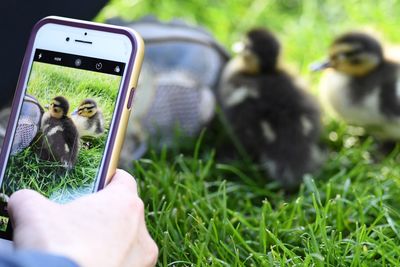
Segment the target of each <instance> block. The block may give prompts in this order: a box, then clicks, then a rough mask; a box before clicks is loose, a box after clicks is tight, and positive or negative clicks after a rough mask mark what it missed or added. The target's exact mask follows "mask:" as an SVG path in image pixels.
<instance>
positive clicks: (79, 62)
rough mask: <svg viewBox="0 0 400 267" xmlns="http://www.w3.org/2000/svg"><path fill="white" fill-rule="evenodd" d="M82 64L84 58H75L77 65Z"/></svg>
mask: <svg viewBox="0 0 400 267" xmlns="http://www.w3.org/2000/svg"><path fill="white" fill-rule="evenodd" d="M81 64H82V60H81V59H80V58H77V59H75V66H77V67H79V66H80V65H81Z"/></svg>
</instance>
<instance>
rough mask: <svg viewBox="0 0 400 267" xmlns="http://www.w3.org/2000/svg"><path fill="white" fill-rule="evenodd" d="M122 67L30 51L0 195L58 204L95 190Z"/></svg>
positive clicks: (1, 231) (3, 213)
mask: <svg viewBox="0 0 400 267" xmlns="http://www.w3.org/2000/svg"><path fill="white" fill-rule="evenodd" d="M124 70H125V63H122V62H116V61H110V60H104V59H99V58H91V57H85V56H81V55H73V54H66V53H60V52H55V51H49V50H42V49H36V51H35V53H34V59H33V62H32V66H31V70H30V74H29V78H28V82H27V86H26V89H25V94H24V99H23V104H22V107H21V109H20V112H19V118H18V121H17V126H16V129H15V133H14V136H13V139H12V147H11V152H10V155H9V157H8V161H7V166H6V168H5V173H4V177H3V180H2V181H1V195H0V199H1V200H0V205H1V206H0V236H1V237H3V238H4V237H6V238H7V237H8V238H10V237H9V236H8V234H9V233H10V232H11V229H10V227H11V223H10V221H9V216H8V213H7V210H6V207H7V200H8V197H9V196H10V195H11V194H12V193H13V192H15V191H17V190H19V189H22V188H30V189H33V190H36V191H38V192H39V193H41V194H43V195H45V196H47V197H49V198H50V199H52V200H53V201H56V202H59V203H64V202H67V201H69V200H72V199H75V198H76V197H78V196H80V195H83V194H88V193H91V192H93V190H94V189H95V187H96V184H97V183H96V182H97V181H96V179H97V177H98V174H99V171H100V168H101V165H102V161H103V158H104V154H105V153H104V152H105V148H106V143H107V140H108V132H109V128H110V125H111V122H112V118H113V113H114V108H115V105H116V101H117V99H118V94H119V91H120V90H119V88H120V87H121V82H122V77H123V74H124Z"/></svg>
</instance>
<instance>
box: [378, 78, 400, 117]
mask: <svg viewBox="0 0 400 267" xmlns="http://www.w3.org/2000/svg"><path fill="white" fill-rule="evenodd" d="M399 94H400V77H398V79H397V80H396V79H393V80H391V81H386V82H385V83H384V84H382V87H381V91H380V95H379V98H380V110H381V112H382V113H383V114H384V115H386V116H387V117H388V118H394V117H399V116H400V99H399V98H400V95H399Z"/></svg>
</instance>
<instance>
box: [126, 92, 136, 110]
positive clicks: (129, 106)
mask: <svg viewBox="0 0 400 267" xmlns="http://www.w3.org/2000/svg"><path fill="white" fill-rule="evenodd" d="M134 95H135V88H134V87H132V88H131V91H130V93H129V99H128V106H127V108H128V109H130V108H131V107H132V102H133V96H134Z"/></svg>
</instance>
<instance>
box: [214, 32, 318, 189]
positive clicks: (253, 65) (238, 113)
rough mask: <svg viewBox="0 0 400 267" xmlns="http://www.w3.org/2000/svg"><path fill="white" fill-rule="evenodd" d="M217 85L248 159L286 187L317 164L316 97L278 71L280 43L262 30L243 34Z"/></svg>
mask: <svg viewBox="0 0 400 267" xmlns="http://www.w3.org/2000/svg"><path fill="white" fill-rule="evenodd" d="M241 46H242V47H241V48H242V49H241V51H240V52H239V53H238V54H237V55H236V56H235V57H234V58H233V59H232V60H231V61H230V62H228V64H227V65H226V67H225V69H224V72H223V75H222V80H221V84H220V88H219V92H218V93H219V98H220V102H221V106H222V109H223V111H224V113H225V116H226V118H227V120H228V122H229V124H230V126H231V128H232V131H233V133H234V134H235V135H236V138H237V139H238V140H239V141H240V142H241V145H242V146H243V148H244V149H245V150H246V152H247V153H248V154H249V156H251V158H252V159H254V160H256V161H257V162H259V163H260V165H261V166H262V167H263V168H264V169H265V170H266V171H267V172H268V173H269V175H270V176H271V177H272V178H274V179H276V180H278V181H279V182H280V183H281V184H282V185H283V186H284V187H286V188H287V189H292V188H295V187H297V186H298V185H299V183H300V182H301V181H302V177H303V175H304V174H306V173H309V172H312V171H314V170H315V169H316V168H317V167H318V166H320V164H321V163H322V161H321V151H320V149H319V147H318V145H317V143H318V141H319V137H320V128H321V125H320V112H319V107H318V105H317V103H316V102H315V100H314V99H313V98H312V97H311V96H310V95H309V94H307V93H306V92H305V91H304V90H303V89H301V88H300V87H299V86H298V85H297V84H296V82H295V81H294V79H293V78H292V77H291V76H289V75H288V74H287V73H286V72H285V71H282V70H280V69H278V67H277V65H278V57H279V53H280V44H279V42H278V40H277V39H276V38H275V36H274V35H273V34H272V33H270V32H269V31H267V30H265V29H253V30H251V31H249V32H248V33H247V35H246V38H245V41H244V43H243V45H241Z"/></svg>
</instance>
